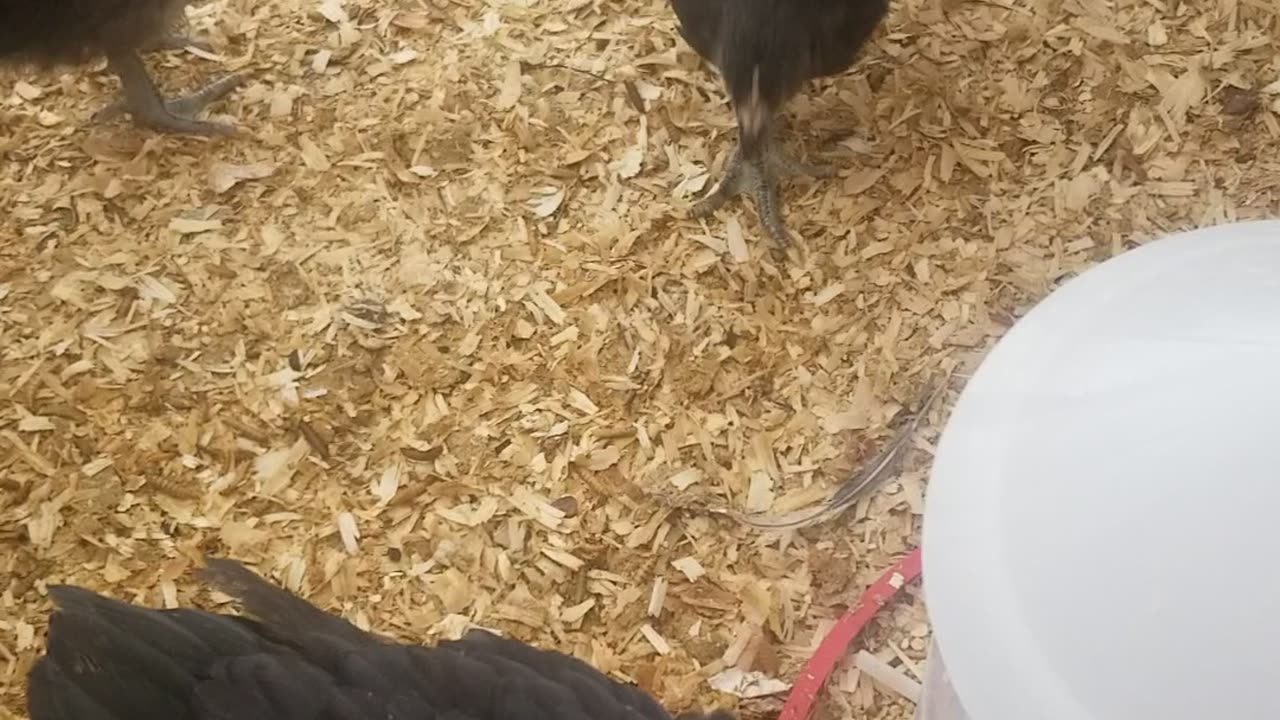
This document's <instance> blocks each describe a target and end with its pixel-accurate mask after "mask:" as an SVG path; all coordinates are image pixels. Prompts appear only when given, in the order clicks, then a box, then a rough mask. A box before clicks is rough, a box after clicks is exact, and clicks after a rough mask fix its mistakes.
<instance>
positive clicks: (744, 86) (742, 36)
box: [671, 0, 889, 245]
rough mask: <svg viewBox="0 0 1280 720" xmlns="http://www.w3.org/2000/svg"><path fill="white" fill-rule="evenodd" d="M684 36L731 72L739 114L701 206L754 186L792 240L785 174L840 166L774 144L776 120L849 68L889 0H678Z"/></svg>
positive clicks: (701, 211)
mask: <svg viewBox="0 0 1280 720" xmlns="http://www.w3.org/2000/svg"><path fill="white" fill-rule="evenodd" d="M671 4H672V6H673V7H674V8H675V11H676V17H677V18H678V19H679V21H680V34H681V35H682V36H683V37H684V39H685V41H686V42H688V43H689V45H690V46H691V47H693V49H694V50H695V51H697V53H698V54H699V55H701V56H702V57H703V58H704V59H706V60H707V62H709V63H711V64H712V65H714V66H716V68H717V69H719V71H720V74H721V75H722V76H723V77H724V83H725V87H726V88H727V89H728V92H729V99H730V100H731V101H732V102H733V107H734V112H735V113H736V114H737V117H738V132H739V137H738V147H737V149H736V150H735V151H734V154H733V158H732V159H731V160H730V161H729V165H728V167H727V168H726V170H725V175H724V177H723V178H722V179H721V181H720V185H719V187H717V188H716V189H715V190H714V191H713V192H712V193H711V195H710V196H708V197H707V198H706V199H705V200H703V201H702V202H701V203H699V204H698V206H697V207H696V208H695V210H694V212H695V214H696V215H700V216H705V215H709V214H710V213H712V212H715V211H716V210H717V209H718V208H719V207H720V206H722V205H724V203H725V202H726V201H727V200H729V199H730V198H732V197H734V196H735V195H737V194H739V193H741V192H744V191H745V192H749V193H751V195H752V196H753V197H754V198H755V202H756V208H757V210H758V211H759V214H760V219H761V221H762V222H763V223H764V225H765V228H766V229H767V230H768V232H769V235H770V237H772V238H773V240H774V241H775V242H777V243H778V244H780V245H785V244H787V242H788V240H789V238H788V235H787V230H786V226H785V225H784V223H783V222H782V215H781V212H780V210H779V208H778V180H779V179H780V178H782V177H785V176H788V175H797V174H803V175H811V176H814V177H829V176H831V175H834V174H835V171H834V169H833V168H830V167H827V166H819V165H806V164H803V163H800V162H797V161H795V160H793V159H792V158H790V157H788V156H786V154H784V153H783V152H782V149H781V148H779V147H777V146H776V145H775V141H774V137H773V129H774V127H773V126H774V120H775V118H776V117H777V114H778V112H779V111H780V110H781V109H782V106H783V105H784V104H786V102H787V101H788V100H790V99H791V98H792V97H793V96H794V95H795V94H796V93H797V92H799V91H800V88H801V87H803V86H804V84H805V83H806V82H808V81H809V80H813V79H816V78H821V77H827V76H831V75H839V74H840V73H843V72H844V71H846V70H848V69H849V68H850V67H851V66H852V65H853V62H854V60H855V59H856V58H857V56H858V52H859V51H860V50H861V49H862V46H863V45H864V44H865V43H866V42H867V39H868V38H869V37H871V33H872V32H873V31H874V30H875V29H876V26H877V25H879V24H880V21H881V20H882V19H883V18H884V16H885V14H886V13H887V12H888V9H889V0H672V1H671Z"/></svg>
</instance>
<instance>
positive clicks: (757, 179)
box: [693, 139, 836, 247]
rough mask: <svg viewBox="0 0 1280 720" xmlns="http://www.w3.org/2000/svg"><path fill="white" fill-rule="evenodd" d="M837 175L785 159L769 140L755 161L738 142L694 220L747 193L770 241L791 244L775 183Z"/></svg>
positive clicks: (826, 168) (695, 211)
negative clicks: (799, 177)
mask: <svg viewBox="0 0 1280 720" xmlns="http://www.w3.org/2000/svg"><path fill="white" fill-rule="evenodd" d="M835 174H836V170H835V168H834V167H833V166H830V165H811V164H809V163H805V162H801V161H799V160H797V159H795V158H793V157H792V156H790V155H788V154H787V153H786V151H785V150H782V149H780V148H778V147H776V146H775V144H774V141H773V140H772V139H768V140H765V141H764V142H763V143H762V147H761V148H760V149H759V151H758V152H757V153H756V154H755V156H754V157H748V156H747V155H746V153H744V152H743V150H742V143H741V142H739V143H738V146H737V148H735V149H734V151H733V157H732V158H731V159H730V160H729V165H728V167H726V168H725V171H724V177H723V178H721V180H720V184H719V186H717V187H716V189H715V190H714V191H712V193H711V194H710V195H709V196H707V197H706V198H705V199H704V200H702V201H701V202H699V203H698V204H697V205H695V206H694V209H693V216H694V217H697V218H703V217H708V216H710V215H711V214H712V213H714V212H715V211H716V210H719V209H720V208H721V207H723V206H724V204H725V203H726V202H728V201H729V200H731V199H733V198H734V197H736V196H738V195H740V194H742V193H744V192H745V193H749V194H750V195H751V197H752V198H753V199H754V200H755V204H756V211H757V212H758V213H759V215H760V221H761V222H762V223H764V226H765V229H766V230H767V231H768V233H769V237H770V238H771V239H772V240H773V242H774V243H775V244H777V245H778V246H779V247H786V246H787V245H788V244H789V243H790V241H791V238H790V235H788V234H787V229H786V225H785V224H784V223H783V221H782V211H781V207H780V205H781V204H780V203H779V201H778V183H779V181H780V180H782V179H783V178H789V177H796V176H808V177H812V178H829V177H832V176H834V175H835Z"/></svg>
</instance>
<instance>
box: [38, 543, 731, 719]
mask: <svg viewBox="0 0 1280 720" xmlns="http://www.w3.org/2000/svg"><path fill="white" fill-rule="evenodd" d="M204 576H205V579H206V580H208V581H209V582H210V583H211V584H212V585H213V586H215V587H216V588H218V589H219V590H222V591H223V592H226V593H228V594H230V595H233V596H235V597H236V598H238V599H239V600H240V601H241V603H242V604H243V606H244V608H245V610H246V612H247V613H248V614H249V615H250V616H252V619H250V618H246V617H236V616H230V615H219V614H214V613H209V612H204V611H201V610H191V609H179V610H150V609H144V608H141V607H137V606H134V605H130V604H128V603H124V602H120V601H118V600H111V599H108V598H106V597H103V596H101V595H98V594H96V593H94V592H91V591H89V590H85V589H83V588H78V587H74V586H68V585H59V586H51V587H50V588H49V594H50V595H51V596H52V597H53V599H54V601H55V602H56V603H57V605H58V608H57V610H56V611H55V612H54V614H53V615H52V617H51V618H50V620H49V639H48V644H47V649H46V653H45V655H44V656H43V657H41V658H40V659H39V660H37V661H36V663H35V665H34V666H33V667H32V668H31V672H30V674H29V676H28V689H27V709H28V714H29V715H30V716H31V720H152V719H153V718H154V719H155V720H231V719H232V718H234V719H236V720H388V719H389V718H391V719H394V718H405V719H413V720H419V719H421V720H432V719H433V718H434V719H435V720H671V715H670V714H668V713H667V711H666V710H664V709H663V708H662V706H660V705H659V704H658V703H657V702H655V701H654V700H653V699H652V698H650V697H649V696H648V695H646V694H645V693H643V692H641V691H640V690H638V689H636V688H634V687H631V686H629V685H624V684H622V683H619V682H616V681H614V680H611V679H609V678H608V677H606V676H605V675H604V674H603V673H600V672H599V671H597V670H595V669H594V668H592V667H591V666H589V665H587V664H586V663H584V662H582V661H580V660H578V659H576V658H573V657H571V656H568V655H563V654H561V653H558V652H555V651H551V650H540V649H537V648H534V647H531V646H529V645H524V644H522V643H519V642H516V641H514V640H508V639H504V638H502V637H499V636H497V635H494V634H492V633H488V632H484V631H472V632H470V633H469V634H467V635H466V636H464V637H463V638H462V639H461V640H456V641H446V642H442V643H440V644H439V645H436V646H435V647H432V648H426V647H419V646H415V645H403V644H398V643H393V642H391V641H389V640H384V639H381V638H379V637H376V636H374V635H371V634H369V633H366V632H364V631H362V630H360V629H359V628H357V627H355V626H354V625H351V624H349V623H348V622H346V621H345V620H343V619H341V618H339V617H337V616H334V615H329V614H327V613H325V612H322V611H321V610H319V609H318V608H316V607H315V606H313V605H311V604H310V603H308V602H306V601H305V600H302V599H301V598H298V597H297V596H295V595H292V594H291V593H289V592H287V591H285V590H282V589H280V588H278V587H276V586H274V585H271V584H269V583H267V582H266V581H265V580H263V579H262V578H261V577H259V576H258V575H256V574H254V573H253V572H251V571H250V570H248V569H247V568H245V567H244V566H243V565H240V564H239V563H236V562H234V561H230V560H212V561H210V562H209V564H208V567H206V569H205V570H204ZM684 717H687V718H689V719H690V720H695V719H697V718H705V720H712V719H713V718H714V720H732V718H733V716H732V715H731V714H729V713H728V712H725V711H716V712H714V713H711V714H710V715H709V716H704V715H703V714H702V713H689V714H688V715H686V716H684Z"/></svg>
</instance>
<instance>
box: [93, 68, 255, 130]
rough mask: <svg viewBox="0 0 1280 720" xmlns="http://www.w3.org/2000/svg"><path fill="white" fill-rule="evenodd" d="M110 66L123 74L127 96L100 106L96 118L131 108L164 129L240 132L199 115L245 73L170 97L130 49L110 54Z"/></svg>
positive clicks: (136, 115)
mask: <svg viewBox="0 0 1280 720" xmlns="http://www.w3.org/2000/svg"><path fill="white" fill-rule="evenodd" d="M108 66H109V67H110V68H111V70H112V71H113V72H115V74H116V75H117V76H119V78H120V84H121V87H122V88H123V91H124V99H123V100H121V101H117V102H115V103H112V104H111V105H110V106H108V107H106V108H103V109H102V110H100V111H99V112H98V113H97V114H96V115H95V116H94V121H95V122H102V121H104V120H107V119H109V118H112V117H114V116H116V115H119V114H120V113H121V112H128V113H129V114H130V115H132V116H133V119H134V121H135V122H137V123H138V124H140V125H145V126H147V127H150V128H153V129H155V130H160V131H163V132H171V133H180V134H185V135H234V134H236V129H235V128H234V127H232V126H230V125H226V124H223V123H216V122H209V121H207V120H197V119H195V116H196V115H197V114H198V113H199V112H200V111H201V110H203V109H204V108H205V107H206V106H208V105H209V104H210V103H213V102H215V101H217V100H220V99H221V98H222V97H224V96H225V95H226V94H227V93H229V92H231V91H232V90H234V89H235V88H237V87H239V86H240V85H241V84H242V83H243V82H244V80H245V78H244V76H242V75H229V76H227V77H224V78H222V79H221V80H218V81H217V82H214V83H210V84H209V85H207V86H205V87H204V88H202V89H200V90H198V91H196V92H194V93H191V94H190V95H185V96H182V97H179V98H174V99H172V100H166V99H165V98H164V97H163V96H162V95H161V94H160V91H159V89H158V88H156V85H155V82H154V81H153V80H152V79H151V75H150V74H148V73H147V69H146V66H145V65H143V63H142V59H141V58H139V57H138V56H137V55H134V54H131V53H130V54H125V55H118V56H112V57H109V58H108Z"/></svg>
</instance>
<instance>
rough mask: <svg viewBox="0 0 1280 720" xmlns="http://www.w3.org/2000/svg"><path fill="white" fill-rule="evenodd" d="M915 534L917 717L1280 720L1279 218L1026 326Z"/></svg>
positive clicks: (972, 393) (1161, 256)
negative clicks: (920, 688) (920, 668)
mask: <svg viewBox="0 0 1280 720" xmlns="http://www.w3.org/2000/svg"><path fill="white" fill-rule="evenodd" d="M923 547H924V593H925V601H926V602H927V604H928V609H929V615H930V619H931V621H932V623H933V628H934V641H935V642H934V646H933V649H932V651H931V655H930V658H929V661H928V668H927V672H926V678H925V690H924V696H925V697H924V698H923V700H922V701H921V704H920V706H919V709H918V712H917V715H916V717H917V718H918V720H962V719H965V718H967V719H968V720H1206V719H1207V718H1214V719H1216V718H1223V719H1227V718H1229V719H1230V720H1277V719H1278V718H1280V656H1278V655H1277V652H1278V651H1280V222H1272V221H1268V222H1248V223H1237V224H1230V225H1220V226H1217V227H1213V228H1207V229H1203V230H1197V231H1193V232H1187V233H1180V234H1176V235H1173V236H1170V237H1166V238H1164V239H1161V240H1157V241H1154V242H1151V243H1148V244H1147V245H1144V246H1143V247H1141V248H1139V249H1136V250H1132V251H1130V252H1126V253H1124V254H1122V255H1120V256H1118V257H1116V258H1114V259H1112V260H1109V261H1107V262H1105V263H1102V264H1101V265H1098V266H1097V267H1095V268H1093V269H1091V270H1089V271H1088V272H1086V273H1084V274H1082V275H1081V276H1079V277H1078V278H1075V279H1073V280H1070V281H1069V282H1067V283H1066V284H1065V285H1064V286H1063V287H1062V288H1060V289H1058V290H1057V291H1055V292H1054V293H1053V294H1051V295H1050V296H1049V297H1048V298H1047V299H1046V300H1044V301H1043V302H1042V303H1040V304H1039V305H1038V306H1036V307H1035V308H1034V309H1033V310H1032V311H1031V312H1030V313H1028V314H1027V315H1026V317H1024V318H1023V319H1022V320H1020V321H1019V322H1018V323H1017V324H1015V325H1014V327H1013V328H1012V329H1011V330H1010V331H1009V332H1008V334H1007V335H1006V336H1005V337H1004V338H1003V339H1001V340H1000V342H999V343H998V344H997V345H996V347H995V349H994V350H993V351H992V352H991V353H990V354H989V355H988V356H987V358H986V359H985V360H984V361H983V363H982V364H981V366H980V367H979V368H978V370H977V372H976V374H975V375H974V376H973V378H972V379H971V380H970V382H969V383H968V385H967V387H965V388H964V390H963V392H962V393H961V395H960V399H959V402H958V403H957V404H956V407H955V409H954V412H953V413H952V415H951V418H950V419H949V421H948V422H947V425H946V428H945V429H944V430H943V433H942V438H941V441H940V444H939V447H938V454H937V457H936V459H935V463H934V466H933V470H932V477H931V480H930V485H929V490H928V497H927V498H926V507H925V517H924V536H923ZM944 657H945V664H944V663H943V662H942V659H943V658H944Z"/></svg>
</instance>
